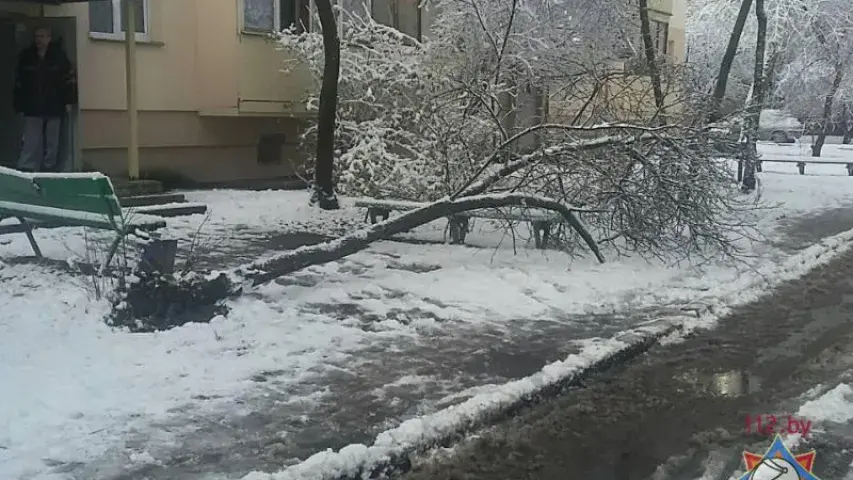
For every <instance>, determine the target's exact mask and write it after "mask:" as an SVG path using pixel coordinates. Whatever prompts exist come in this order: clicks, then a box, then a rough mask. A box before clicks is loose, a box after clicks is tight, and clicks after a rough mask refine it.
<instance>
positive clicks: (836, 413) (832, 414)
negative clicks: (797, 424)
mask: <svg viewBox="0 0 853 480" xmlns="http://www.w3.org/2000/svg"><path fill="white" fill-rule="evenodd" d="M797 415H798V416H800V417H805V418H808V419H810V420H813V421H816V422H835V423H845V422H849V421H850V420H853V387H851V386H850V385H848V384H845V383H841V384H839V385H838V386H837V387H835V388H833V389H832V390H830V391H828V392H826V393H824V394H823V395H821V396H820V397H818V398H816V399H814V400H809V401H807V402H806V403H804V404H803V405H802V406H801V407H800V409H799V410H798V411H797Z"/></svg>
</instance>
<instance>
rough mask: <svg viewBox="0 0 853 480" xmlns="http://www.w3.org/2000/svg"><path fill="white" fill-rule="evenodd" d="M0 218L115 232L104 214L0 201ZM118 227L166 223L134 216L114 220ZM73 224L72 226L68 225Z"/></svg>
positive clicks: (148, 217) (152, 227)
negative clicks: (19, 218) (16, 218)
mask: <svg viewBox="0 0 853 480" xmlns="http://www.w3.org/2000/svg"><path fill="white" fill-rule="evenodd" d="M0 216H9V217H23V218H26V219H32V220H36V221H37V223H43V224H57V225H62V226H80V227H92V228H100V229H105V230H115V229H116V228H115V227H114V226H113V224H112V222H110V217H109V216H108V215H105V214H99V213H91V212H81V211H75V210H65V209H61V208H55V207H45V206H41V205H27V204H22V203H16V202H8V201H2V200H0ZM116 220H117V223H118V226H124V227H125V228H140V229H143V230H150V229H157V228H163V227H165V226H166V221H165V220H163V219H162V218H160V217H156V216H154V215H145V214H134V215H131V216H129V218H127V219H126V220H125V221H122V220H121V219H120V218H118V219H116ZM69 224H73V225H69Z"/></svg>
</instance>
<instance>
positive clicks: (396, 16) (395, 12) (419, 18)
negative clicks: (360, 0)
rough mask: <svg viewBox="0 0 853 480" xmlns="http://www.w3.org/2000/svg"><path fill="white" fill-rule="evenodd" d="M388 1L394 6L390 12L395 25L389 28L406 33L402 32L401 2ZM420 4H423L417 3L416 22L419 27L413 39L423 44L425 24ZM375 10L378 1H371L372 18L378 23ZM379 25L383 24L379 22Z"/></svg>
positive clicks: (396, 0)
mask: <svg viewBox="0 0 853 480" xmlns="http://www.w3.org/2000/svg"><path fill="white" fill-rule="evenodd" d="M387 1H388V3H389V4H392V5H393V6H392V7H391V8H390V11H389V14H390V15H391V17H392V18H391V20H392V21H391V23H393V25H388V26H390V27H391V28H395V29H397V30H399V31H400V32H402V33H405V32H403V31H402V30H400V1H399V0H387ZM420 3H421V2H420V1H418V2H416V4H417V12H416V19H415V21H416V22H417V24H418V25H417V31H416V32H415V34H414V35H412V37H413V38H414V39H415V40H417V41H419V42H422V41H423V27H424V25H423V23H424V22H423V8H422V7H421V6H420ZM375 9H376V0H370V17H371V18H373V20H374V21H377V22H378V21H379V20H376V10H375ZM379 23H382V22H379ZM406 35H409V34H407V33H406Z"/></svg>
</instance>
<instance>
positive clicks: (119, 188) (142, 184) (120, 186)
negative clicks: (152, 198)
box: [111, 178, 164, 199]
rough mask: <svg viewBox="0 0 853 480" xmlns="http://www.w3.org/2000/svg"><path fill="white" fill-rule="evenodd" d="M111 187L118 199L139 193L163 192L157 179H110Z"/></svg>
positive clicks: (152, 193) (153, 193) (154, 193)
mask: <svg viewBox="0 0 853 480" xmlns="http://www.w3.org/2000/svg"><path fill="white" fill-rule="evenodd" d="M111 181H112V183H113V188H114V189H115V191H116V195H118V198H119V199H122V198H127V197H135V196H139V195H156V194H158V193H163V191H164V188H163V183H162V182H158V181H157V180H124V179H116V178H114V179H112V180H111Z"/></svg>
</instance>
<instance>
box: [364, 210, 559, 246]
mask: <svg viewBox="0 0 853 480" xmlns="http://www.w3.org/2000/svg"><path fill="white" fill-rule="evenodd" d="M425 205H429V204H428V203H421V202H411V201H406V200H379V199H374V198H357V199H355V202H354V206H356V207H360V208H366V209H367V215H366V216H365V220H367V219H368V218H369V219H370V222H371V223H377V222H378V221H379V220H382V221H385V220H388V218H389V216H390V215H391V212H394V211H399V212H406V211H409V210H414V209H416V208H421V207H423V206H425ZM471 218H482V219H487V220H499V221H516V222H527V223H529V224H530V226H531V227H533V239H534V242H535V245H536V248H538V249H544V248H545V247H546V245H547V244H548V240H549V239H550V237H551V232H552V230H553V227H554V226H555V225H559V224H560V223H561V222H562V221H563V217H562V215H559V214H557V213H553V212H548V211H538V210H532V209H526V208H525V209H520V208H515V207H512V208H506V209H502V210H501V211H497V210H494V209H483V210H471V211H468V212H461V213H457V214H455V215H450V216H449V217H448V218H447V220H448V226H449V229H450V239H451V240H452V242H453V243H456V244H462V243H465V237H466V236H467V235H468V232H469V231H470V227H469V220H470V219H471Z"/></svg>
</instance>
